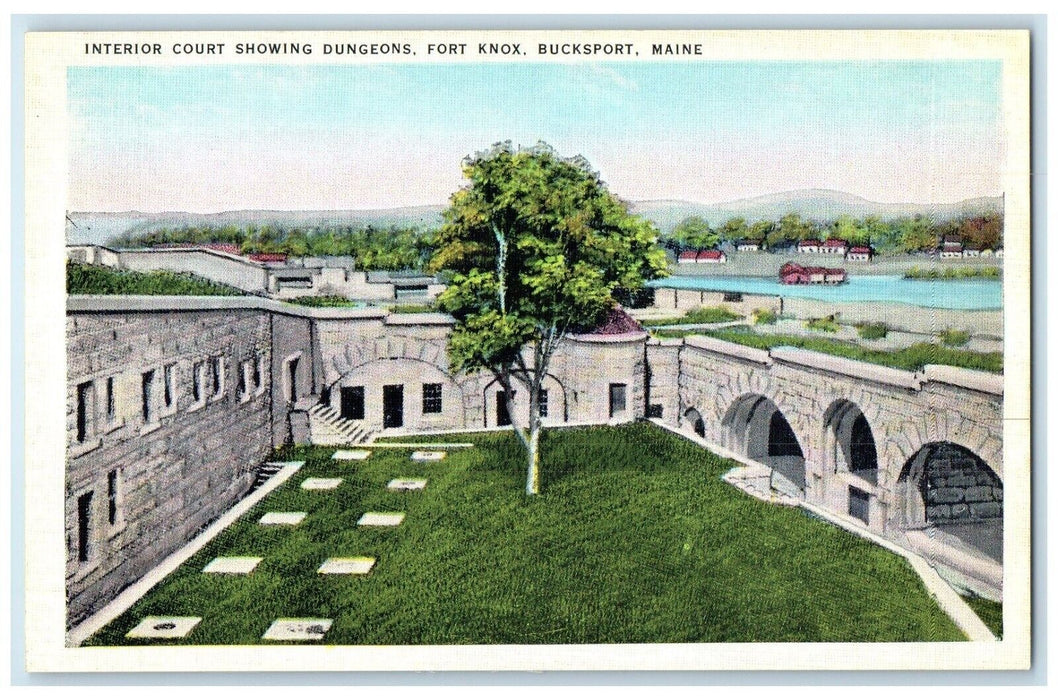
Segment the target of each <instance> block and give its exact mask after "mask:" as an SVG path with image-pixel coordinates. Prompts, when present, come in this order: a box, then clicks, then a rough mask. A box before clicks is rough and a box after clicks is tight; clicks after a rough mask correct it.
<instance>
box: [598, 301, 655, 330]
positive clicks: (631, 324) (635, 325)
mask: <svg viewBox="0 0 1058 700" xmlns="http://www.w3.org/2000/svg"><path fill="white" fill-rule="evenodd" d="M642 331H643V326H641V325H639V321H637V320H635V319H634V318H632V317H631V316H629V315H628V312H626V311H625V310H624V309H622V308H621V307H620V306H615V307H613V308H612V309H610V311H609V313H608V314H607V315H606V318H605V319H603V321H602V323H600V324H599V325H598V326H596V327H595V328H594V329H593V330H592V331H591V333H592V334H593V335H625V334H626V333H641V332H642Z"/></svg>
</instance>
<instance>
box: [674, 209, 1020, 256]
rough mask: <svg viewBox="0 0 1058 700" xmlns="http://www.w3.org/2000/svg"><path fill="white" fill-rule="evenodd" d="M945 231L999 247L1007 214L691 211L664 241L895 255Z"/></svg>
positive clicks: (683, 245) (679, 246)
mask: <svg viewBox="0 0 1058 700" xmlns="http://www.w3.org/2000/svg"><path fill="white" fill-rule="evenodd" d="M945 236H958V237H959V239H960V240H961V241H962V243H963V245H964V246H967V247H972V248H978V249H981V250H984V249H986V248H990V249H993V250H994V249H995V248H997V247H999V246H1001V245H1002V243H1003V215H1002V214H1000V213H998V212H989V213H986V214H982V215H975V216H962V217H955V218H952V219H946V220H942V221H934V220H933V219H931V218H930V217H928V216H925V215H917V216H914V217H901V218H897V219H892V220H883V219H882V218H881V217H877V216H868V217H865V218H862V219H857V218H855V217H852V216H849V215H847V214H843V215H841V216H839V217H837V218H836V219H834V220H833V221H827V222H817V221H811V220H809V219H804V218H802V217H801V216H800V215H799V214H796V213H790V214H787V215H786V216H783V217H782V218H780V219H779V220H777V221H773V220H762V221H755V222H753V223H748V222H747V221H746V220H745V219H744V218H741V217H732V218H730V219H728V220H727V221H725V222H724V223H722V224H720V225H719V226H715V227H714V226H711V225H710V224H709V222H707V221H706V220H705V219H703V218H702V217H700V216H690V217H687V218H686V219H684V220H683V221H681V222H680V223H679V224H677V225H676V227H675V228H674V229H673V230H672V232H671V233H669V234H668V235H666V236H663V237H662V240H661V243H662V244H663V245H664V246H665V247H667V248H669V249H670V250H673V251H675V252H680V251H683V250H689V249H694V250H704V249H708V248H716V247H717V246H719V245H720V244H722V243H732V244H733V243H737V242H738V241H742V240H747V239H750V240H757V241H761V242H762V243H763V245H764V247H765V248H767V249H769V250H776V249H778V250H782V249H786V248H792V247H794V246H796V245H797V244H798V243H799V242H800V241H803V240H808V239H826V238H838V239H841V240H844V241H848V242H849V243H850V244H851V245H864V246H866V245H869V246H871V247H872V248H874V250H875V252H877V253H881V254H883V255H895V254H898V253H916V252H921V251H930V250H935V249H936V248H937V247H938V246H939V245H940V243H941V242H942V241H943V240H944V238H945Z"/></svg>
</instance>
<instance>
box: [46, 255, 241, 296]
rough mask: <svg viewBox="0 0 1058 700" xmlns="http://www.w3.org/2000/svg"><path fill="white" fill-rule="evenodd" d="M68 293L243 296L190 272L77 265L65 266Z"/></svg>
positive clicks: (69, 263) (227, 287)
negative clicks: (138, 270)
mask: <svg viewBox="0 0 1058 700" xmlns="http://www.w3.org/2000/svg"><path fill="white" fill-rule="evenodd" d="M66 293H67V294H152V295H153V294H162V295H176V296H226V297H227V296H241V295H243V294H244V292H242V291H241V290H239V289H236V288H234V287H229V286H227V285H224V284H218V283H216V282H211V281H210V280H207V279H204V278H202V277H196V276H195V275H192V274H187V273H179V272H169V271H167V270H156V271H153V272H136V271H135V270H116V269H114V268H110V267H103V266H101V265H85V264H83V263H74V262H68V263H66Z"/></svg>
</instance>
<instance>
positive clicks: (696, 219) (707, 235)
mask: <svg viewBox="0 0 1058 700" xmlns="http://www.w3.org/2000/svg"><path fill="white" fill-rule="evenodd" d="M671 237H672V239H673V240H674V241H676V243H678V244H679V246H680V248H681V249H686V248H695V249H698V250H702V249H704V248H715V247H716V245H717V244H718V243H719V242H720V236H719V235H717V232H716V231H714V230H713V229H712V228H710V227H709V222H708V221H706V220H705V219H703V218H702V217H700V216H688V217H687V218H686V219H684V220H683V221H681V222H680V223H678V224H676V228H674V229H672V236H671Z"/></svg>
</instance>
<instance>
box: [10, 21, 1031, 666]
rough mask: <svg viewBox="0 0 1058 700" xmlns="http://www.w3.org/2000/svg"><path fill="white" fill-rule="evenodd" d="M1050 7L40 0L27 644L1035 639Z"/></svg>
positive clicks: (596, 660) (655, 646) (662, 649)
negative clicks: (1034, 397) (466, 24)
mask: <svg viewBox="0 0 1058 700" xmlns="http://www.w3.org/2000/svg"><path fill="white" fill-rule="evenodd" d="M1028 45H1029V35H1028V32H1027V31H998V30H997V31H991V30H990V31H945V30H928V31H927V30H921V31H745V30H740V31H655V30H651V31H624V30H608V31H499V30H495V31H494V30H475V31H351V32H345V31H343V32H337V31H333V32H301V31H298V32H234V31H217V32H205V31H200V32H110V33H103V32H95V33H76V32H72V33H31V34H29V35H27V36H26V42H25V46H26V54H25V59H26V63H25V65H26V83H25V89H26V94H25V96H26V100H25V108H26V114H25V124H26V153H25V158H26V160H25V172H26V191H25V196H26V236H25V241H26V251H25V267H26V280H27V289H26V297H25V298H26V329H25V331H26V338H27V341H29V344H28V345H27V353H26V356H27V364H26V368H25V371H26V384H27V386H28V387H33V389H32V391H30V392H28V393H29V396H28V398H27V402H26V407H25V412H26V422H27V435H26V445H27V451H26V475H25V484H26V492H25V494H24V497H25V503H26V514H27V518H26V523H25V541H26V549H27V564H26V595H25V602H26V620H27V627H26V644H27V647H26V648H27V668H28V669H29V670H30V671H111V672H113V671H119V672H120V671H148V670H149V671H205V670H209V671H234V670H238V671H287V670H289V671H294V670H299V671H325V670H347V671H354V670H404V671H413V670H532V671H538V670H710V669H740V670H762V669H770V670H785V669H897V670H918V669H933V670H936V669H949V670H957V669H979V670H980V669H1000V670H1001V669H1024V668H1027V667H1028V665H1029V660H1030V631H1031V630H1030V612H1031V610H1030V571H1031V555H1032V553H1031V551H1030V547H1029V544H1030V539H1029V531H1030V522H1031V510H1030V481H1031V473H1032V472H1031V469H1032V468H1033V467H1032V465H1031V464H1030V459H1029V455H1030V439H1029V435H1030V431H1029V420H1030V413H1029V388H1030V384H1029V377H1030V372H1029V366H1030V365H1029V363H1030V356H1029V342H1028V341H1029V329H1030V316H1029V303H1028V302H1029V269H1030V268H1029V262H1030V245H1029V239H1030V235H1029V234H1030V218H1029V201H1030V200H1029V197H1030V192H1029V58H1028ZM30 339H31V340H30ZM1007 467H1009V468H1010V470H1009V471H1007Z"/></svg>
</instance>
